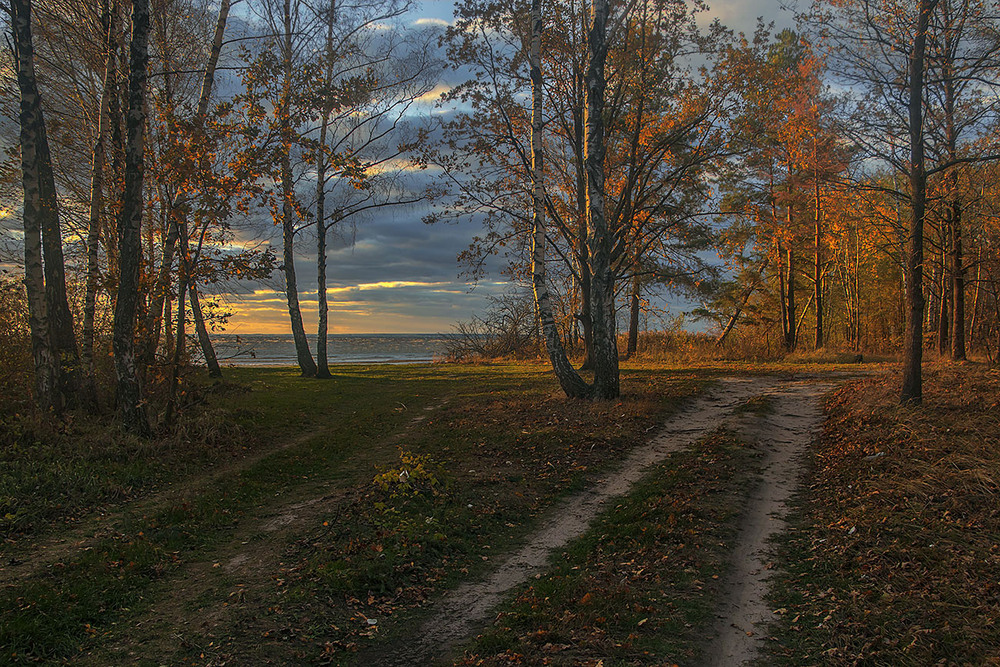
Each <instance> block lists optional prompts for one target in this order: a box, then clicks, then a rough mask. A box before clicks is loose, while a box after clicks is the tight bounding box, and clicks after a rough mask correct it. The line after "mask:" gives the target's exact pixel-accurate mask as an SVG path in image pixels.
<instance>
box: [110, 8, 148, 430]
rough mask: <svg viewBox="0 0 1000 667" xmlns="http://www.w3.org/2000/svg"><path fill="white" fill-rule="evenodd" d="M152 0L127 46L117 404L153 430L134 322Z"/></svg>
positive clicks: (125, 416) (128, 422)
mask: <svg viewBox="0 0 1000 667" xmlns="http://www.w3.org/2000/svg"><path fill="white" fill-rule="evenodd" d="M148 40H149V2H148V0H132V42H131V46H130V47H129V91H128V107H129V108H128V115H127V117H126V125H125V128H126V135H127V138H126V144H125V193H124V197H123V198H122V210H121V213H120V215H119V217H118V260H119V278H118V295H117V300H116V303H115V321H114V336H113V341H112V344H113V348H114V353H115V374H116V375H117V377H118V408H119V410H120V412H121V419H122V424H123V425H124V427H125V428H126V430H128V431H131V432H132V433H136V434H138V435H142V436H148V435H150V434H151V431H150V428H149V418H148V417H147V415H146V410H145V407H144V401H143V396H142V387H141V386H140V384H139V374H138V372H137V369H136V360H135V326H136V315H137V311H138V306H139V297H140V289H139V273H140V263H141V260H142V243H141V237H140V229H141V225H142V210H143V204H144V200H143V192H142V186H143V177H144V175H145V173H144V172H145V135H146V114H145V110H144V109H145V104H144V101H145V97H146V66H147V63H148V61H149V51H148Z"/></svg>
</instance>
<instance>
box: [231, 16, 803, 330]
mask: <svg viewBox="0 0 1000 667" xmlns="http://www.w3.org/2000/svg"><path fill="white" fill-rule="evenodd" d="M710 4H711V5H712V9H711V11H710V12H709V14H710V15H711V16H713V17H718V18H719V19H720V20H721V21H722V23H723V24H724V25H726V26H727V27H730V28H732V29H734V30H736V31H745V32H747V33H752V32H753V30H754V27H755V25H756V21H757V17H759V16H760V17H764V19H765V21H771V20H773V21H775V22H776V24H777V25H778V27H779V28H780V27H782V26H784V25H788V24H789V23H790V20H789V19H788V14H787V13H786V12H783V11H782V10H781V8H780V7H779V0H717V1H716V2H714V3H710ZM452 8H453V3H452V1H451V0H427V1H425V2H423V3H422V4H421V5H420V6H419V7H418V9H417V10H416V11H415V12H414V13H413V15H412V17H407V20H408V21H411V22H413V23H416V24H423V25H426V24H427V23H431V22H433V23H441V22H450V21H451V19H452ZM446 85H447V84H445V83H444V82H442V84H441V85H439V86H438V89H437V91H438V92H440V91H441V90H443V89H444V87H445V86H446ZM421 106H422V111H423V112H424V113H427V114H433V113H435V112H436V110H435V107H434V105H433V102H432V100H427V101H426V102H425V104H423V105H421ZM437 112H440V110H437ZM422 177H423V178H434V174H433V173H426V174H424V175H423V176H422ZM427 211H428V208H427V206H426V205H423V206H422V207H409V208H405V209H404V208H397V209H393V210H391V211H385V212H382V213H379V214H377V215H374V216H372V217H370V218H369V219H368V220H366V221H364V222H363V223H360V224H358V225H356V226H355V227H354V228H353V229H351V230H350V231H349V232H348V233H346V234H344V235H343V236H340V237H337V236H336V234H335V235H334V238H332V239H331V248H330V252H329V254H328V260H327V282H328V286H329V289H328V292H327V294H328V300H329V308H330V315H329V330H330V332H331V333H438V332H448V331H451V330H452V329H453V327H454V325H455V324H456V323H457V322H459V321H467V320H469V319H470V318H472V317H473V316H475V315H477V314H481V313H482V312H483V311H484V309H485V308H486V307H487V306H488V300H489V298H490V296H492V295H497V294H499V293H500V292H502V291H503V290H504V289H505V286H506V285H507V283H506V282H505V281H504V279H503V277H502V276H501V275H499V272H498V269H499V267H500V263H498V262H494V263H493V264H492V265H491V268H492V269H493V270H492V271H491V274H490V275H488V276H487V277H486V278H485V279H483V280H480V281H479V282H478V283H473V282H469V281H467V280H465V279H463V278H462V277H461V275H460V273H461V267H460V266H459V264H458V262H457V256H458V254H459V253H460V252H461V251H463V250H465V249H466V248H467V247H468V245H469V243H470V242H471V241H472V239H473V237H474V236H475V235H476V234H477V233H479V232H480V231H481V230H480V229H479V228H478V225H477V224H476V223H475V221H469V222H466V223H459V224H454V223H447V224H445V223H437V224H434V225H427V224H425V223H424V222H423V221H422V217H423V216H424V215H425V214H426V213H427ZM308 238H309V237H308V235H307V236H305V238H304V242H303V243H302V244H301V245H302V251H301V252H300V254H299V255H298V257H297V259H296V272H297V276H298V282H299V287H300V290H301V291H300V293H299V299H300V301H301V305H302V313H303V320H304V323H305V327H306V331H307V332H313V331H315V328H316V319H317V316H316V303H317V296H316V295H317V293H316V262H315V254H310V253H309V251H308V247H307V246H310V245H312V243H311V242H310V241H308ZM273 243H275V245H276V247H277V245H278V243H280V240H279V239H277V238H275V240H274V241H273ZM279 254H280V253H279ZM223 297H224V299H225V300H226V301H227V302H228V303H229V304H230V305H231V307H232V309H233V310H234V315H233V316H232V318H231V319H230V321H229V326H228V327H227V331H228V332H230V333H239V334H248V333H275V334H280V333H289V332H290V325H289V320H288V312H287V309H286V306H285V295H284V293H283V292H280V291H276V290H275V289H274V286H273V285H272V286H270V287H268V286H263V285H255V286H252V287H247V289H245V290H242V291H241V292H240V293H229V294H225V295H223Z"/></svg>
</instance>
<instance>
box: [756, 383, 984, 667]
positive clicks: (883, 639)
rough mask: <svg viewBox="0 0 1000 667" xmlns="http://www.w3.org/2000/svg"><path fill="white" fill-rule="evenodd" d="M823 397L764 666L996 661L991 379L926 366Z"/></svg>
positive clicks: (784, 555) (784, 553) (784, 550)
mask: <svg viewBox="0 0 1000 667" xmlns="http://www.w3.org/2000/svg"><path fill="white" fill-rule="evenodd" d="M924 380H925V385H924V402H923V405H922V406H920V407H908V408H904V407H901V406H899V405H898V387H899V378H898V377H890V378H887V379H886V378H872V379H866V380H859V381H856V382H853V383H851V384H849V385H847V386H845V387H844V388H842V389H841V390H839V391H838V392H837V393H836V394H835V395H834V397H833V398H832V399H831V400H830V402H829V404H828V406H827V411H828V415H829V419H828V422H827V427H826V430H825V432H824V434H823V438H822V440H821V442H820V443H819V445H818V448H817V450H816V453H815V455H814V462H813V469H812V471H811V473H810V476H811V479H810V483H809V487H808V488H809V491H808V495H807V496H806V497H805V499H804V500H803V501H802V503H801V506H800V509H799V510H798V512H797V515H796V517H795V518H794V522H793V527H794V528H793V530H792V531H790V533H789V534H788V536H787V537H786V538H784V539H783V540H782V542H781V543H780V548H781V560H782V562H783V563H784V567H785V568H786V570H787V573H786V574H784V575H782V576H781V577H780V579H779V580H778V586H777V589H776V590H777V592H776V593H775V594H774V596H773V599H772V604H773V606H774V607H775V608H778V609H779V611H780V612H781V613H780V620H779V621H778V623H777V624H776V627H775V628H774V630H773V632H774V634H775V641H772V642H769V644H768V646H769V649H770V650H769V656H768V657H767V658H766V659H764V660H763V661H762V664H768V665H771V664H783V665H813V664H817V663H822V664H828V665H859V664H866V665H902V666H905V665H913V666H917V665H935V664H940V665H983V664H996V663H997V662H1000V649H998V647H1000V621H998V619H1000V580H998V577H997V572H998V571H1000V546H998V545H1000V502H998V500H1000V411H998V408H1000V403H998V401H1000V374H998V373H997V372H995V371H988V370H986V369H985V368H983V367H979V366H975V365H965V366H961V367H954V366H941V367H927V370H926V371H925V378H924Z"/></svg>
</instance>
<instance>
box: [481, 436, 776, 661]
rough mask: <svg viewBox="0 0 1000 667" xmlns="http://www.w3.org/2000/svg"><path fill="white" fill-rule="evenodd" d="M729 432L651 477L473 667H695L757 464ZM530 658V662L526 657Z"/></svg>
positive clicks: (508, 619)
mask: <svg viewBox="0 0 1000 667" xmlns="http://www.w3.org/2000/svg"><path fill="white" fill-rule="evenodd" d="M756 460H757V454H756V453H755V451H754V450H753V448H752V447H750V446H748V445H746V444H745V443H744V442H742V441H741V440H740V439H739V438H738V437H736V436H734V435H733V434H730V433H727V432H717V433H715V434H714V435H712V436H710V437H708V438H706V439H705V440H703V441H702V442H700V443H699V444H697V445H696V446H694V447H693V448H692V449H691V450H688V451H682V452H678V453H676V454H673V455H672V456H671V457H670V459H669V460H668V461H667V462H666V463H664V464H662V465H660V466H658V467H657V468H656V469H654V470H653V471H651V472H650V473H649V474H648V475H647V476H646V477H645V478H644V479H643V480H642V481H641V482H640V483H639V484H638V485H637V486H636V487H635V488H634V489H633V490H632V491H631V492H630V493H629V494H628V496H627V497H624V498H622V499H621V500H620V501H619V502H618V504H617V505H616V506H615V507H614V508H613V509H610V510H609V511H607V512H605V513H604V514H603V515H602V516H601V517H600V519H599V520H598V522H597V523H596V524H595V525H594V526H593V528H591V529H590V530H589V531H588V532H587V533H586V535H584V536H583V537H581V538H580V539H578V540H576V541H574V542H573V543H572V544H571V545H570V546H569V547H568V548H567V549H566V551H565V552H564V553H563V554H562V555H561V556H559V557H556V558H555V559H554V563H553V566H552V569H551V570H550V572H549V573H547V574H546V575H544V576H543V577H541V578H540V579H538V580H536V581H535V582H533V583H531V584H530V585H528V586H525V587H523V588H522V589H521V590H520V591H519V592H518V593H517V594H516V595H515V597H514V599H513V601H512V602H510V603H508V604H506V605H504V606H503V607H502V608H501V611H500V613H499V615H498V618H497V620H496V621H495V622H494V623H493V624H492V626H491V627H490V628H489V629H487V630H486V631H485V632H484V633H483V634H482V635H480V636H479V637H478V639H477V640H476V641H475V642H474V643H473V644H472V645H471V647H470V648H469V649H468V651H467V652H466V653H465V657H464V659H463V661H462V663H461V664H469V665H473V664H475V665H479V664H483V665H494V664H496V665H499V664H511V663H517V662H518V661H519V660H520V659H521V657H523V656H532V660H534V661H539V660H541V659H542V657H544V659H545V660H546V663H545V664H553V665H583V664H590V665H594V664H598V661H603V664H604V665H607V666H609V667H610V666H611V665H631V664H670V663H672V662H675V661H676V662H680V663H682V664H691V663H692V661H694V660H696V658H697V656H698V654H699V650H700V646H701V643H702V641H703V637H704V632H705V630H706V629H707V628H708V626H710V624H711V621H712V612H713V610H714V605H715V600H714V594H715V589H716V585H715V583H716V581H717V579H718V578H719V577H720V576H721V575H722V574H723V572H724V570H725V562H726V557H727V554H728V551H729V549H730V548H731V541H732V538H733V535H734V525H735V520H736V518H737V517H738V515H739V511H740V508H741V507H742V506H743V501H744V500H745V498H746V496H747V493H748V490H749V487H750V486H751V485H750V480H751V479H752V477H753V475H754V471H755V470H756V467H757V464H756ZM519 656H520V657H519Z"/></svg>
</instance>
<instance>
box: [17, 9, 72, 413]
mask: <svg viewBox="0 0 1000 667" xmlns="http://www.w3.org/2000/svg"><path fill="white" fill-rule="evenodd" d="M15 11H17V13H18V15H19V16H20V15H21V12H22V11H23V12H24V16H25V17H26V20H27V21H29V22H30V19H31V5H30V2H28V3H27V6H26V7H22V9H21V10H15ZM26 38H27V40H26V43H25V44H23V46H26V47H27V51H25V52H24V55H25V56H27V61H28V63H30V66H31V76H30V87H31V88H32V89H33V98H34V100H35V104H34V108H35V111H36V113H37V122H36V123H34V127H33V131H32V134H33V138H34V151H33V160H34V163H35V168H34V182H35V184H36V187H37V189H38V195H37V196H38V199H37V202H38V209H37V211H36V212H35V215H36V216H37V218H36V219H37V221H38V225H39V227H40V229H41V235H42V254H43V255H44V262H43V265H42V270H43V273H44V275H45V310H46V315H47V316H48V322H49V336H50V338H49V343H50V345H51V347H52V354H53V355H54V356H55V358H56V363H57V364H58V366H59V373H58V375H57V380H58V384H59V392H60V393H61V394H62V396H61V399H60V400H61V402H62V403H63V404H64V405H65V406H66V407H74V406H75V405H76V404H77V399H78V397H79V392H78V385H79V379H80V378H79V375H78V367H79V365H80V353H79V349H78V348H77V346H76V337H75V333H74V331H73V315H72V313H71V312H70V310H69V300H68V299H67V297H66V267H65V264H64V259H63V250H62V231H61V229H60V226H59V204H58V200H57V194H56V183H55V175H54V174H53V172H52V155H51V153H50V152H49V140H48V135H47V132H46V129H45V119H44V115H43V113H42V100H41V94H40V93H39V91H38V83H37V79H36V78H35V73H34V46H33V44H32V43H31V28H30V25H29V26H27V35H26ZM29 97H32V95H31V92H29ZM23 98H24V95H23V94H22V99H23Z"/></svg>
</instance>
